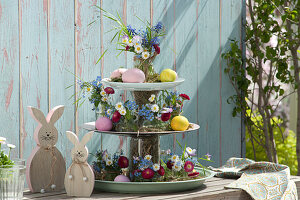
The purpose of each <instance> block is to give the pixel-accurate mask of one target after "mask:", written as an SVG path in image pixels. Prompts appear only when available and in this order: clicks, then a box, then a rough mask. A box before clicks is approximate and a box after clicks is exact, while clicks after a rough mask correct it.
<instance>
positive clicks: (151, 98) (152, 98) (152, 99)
mask: <svg viewBox="0 0 300 200" xmlns="http://www.w3.org/2000/svg"><path fill="white" fill-rule="evenodd" d="M148 100H149V101H150V102H153V101H154V100H155V95H154V94H151V96H150V98H149V99H148Z"/></svg>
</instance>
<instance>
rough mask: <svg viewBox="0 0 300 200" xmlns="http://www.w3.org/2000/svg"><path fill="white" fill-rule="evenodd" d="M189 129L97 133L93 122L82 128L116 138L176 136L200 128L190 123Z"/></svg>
mask: <svg viewBox="0 0 300 200" xmlns="http://www.w3.org/2000/svg"><path fill="white" fill-rule="evenodd" d="M190 126H191V127H190V128H189V129H187V130H185V131H161V132H117V131H98V130H96V128H95V122H88V123H84V124H83V127H82V128H84V129H86V130H89V131H96V132H99V133H105V134H112V135H118V136H131V137H138V136H153V135H169V134H176V133H186V132H191V131H195V130H198V129H199V128H200V126H199V125H198V124H194V123H190Z"/></svg>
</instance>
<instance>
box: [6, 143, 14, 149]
mask: <svg viewBox="0 0 300 200" xmlns="http://www.w3.org/2000/svg"><path fill="white" fill-rule="evenodd" d="M7 146H8V148H10V149H14V148H16V145H13V144H7Z"/></svg>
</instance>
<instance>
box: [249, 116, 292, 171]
mask: <svg viewBox="0 0 300 200" xmlns="http://www.w3.org/2000/svg"><path fill="white" fill-rule="evenodd" d="M248 112H249V111H248ZM252 120H253V122H254V125H253V126H252V134H254V135H260V136H261V137H262V138H261V139H262V140H264V138H263V135H262V133H261V130H260V129H258V128H257V127H258V126H261V124H262V123H263V122H262V118H261V116H258V117H256V118H254V117H252ZM273 120H274V122H273V123H272V125H273V131H274V137H275V142H276V146H277V154H278V162H279V163H280V164H284V165H287V166H289V167H290V170H291V174H292V175H296V174H297V166H298V164H297V155H296V135H295V133H294V132H293V131H291V130H290V131H289V132H288V134H287V136H282V132H281V131H283V132H284V131H285V130H280V128H279V127H278V126H276V125H275V124H281V123H282V120H280V119H278V118H276V117H274V118H273ZM253 144H254V148H255V155H256V161H265V160H268V158H267V155H266V152H265V151H264V148H263V147H262V146H261V145H259V144H258V143H257V142H256V141H253ZM246 157H247V158H249V159H252V160H255V157H254V152H253V147H252V142H251V135H250V133H249V131H248V130H247V131H246Z"/></svg>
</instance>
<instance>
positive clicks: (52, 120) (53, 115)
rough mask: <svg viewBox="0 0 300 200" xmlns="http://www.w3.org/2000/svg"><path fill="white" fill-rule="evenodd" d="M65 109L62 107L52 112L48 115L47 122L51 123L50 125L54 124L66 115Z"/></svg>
mask: <svg viewBox="0 0 300 200" xmlns="http://www.w3.org/2000/svg"><path fill="white" fill-rule="evenodd" d="M64 109H65V107H64V106H62V105H60V106H56V107H54V108H53V109H52V110H50V112H49V113H48V115H47V119H46V120H47V122H49V123H50V124H54V123H55V122H56V121H57V120H58V119H59V118H60V117H61V116H62V114H63V113H64Z"/></svg>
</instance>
